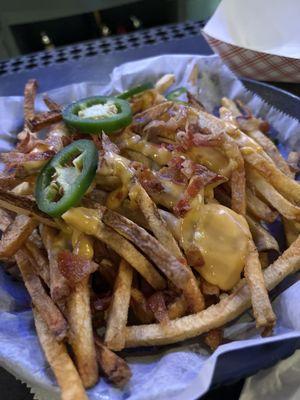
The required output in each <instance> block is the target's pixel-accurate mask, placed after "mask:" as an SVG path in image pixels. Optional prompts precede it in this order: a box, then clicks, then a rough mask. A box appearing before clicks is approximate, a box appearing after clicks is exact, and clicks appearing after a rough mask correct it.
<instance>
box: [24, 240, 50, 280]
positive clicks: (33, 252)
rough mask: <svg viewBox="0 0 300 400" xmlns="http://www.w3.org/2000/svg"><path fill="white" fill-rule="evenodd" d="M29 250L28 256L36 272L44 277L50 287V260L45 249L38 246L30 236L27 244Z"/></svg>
mask: <svg viewBox="0 0 300 400" xmlns="http://www.w3.org/2000/svg"><path fill="white" fill-rule="evenodd" d="M25 246H26V248H27V250H28V252H27V256H28V258H29V260H30V262H31V263H32V264H33V265H34V266H35V267H36V273H37V274H38V275H39V276H40V277H41V278H42V279H43V281H44V282H45V283H46V285H47V286H48V287H50V271H49V262H48V259H47V258H46V256H45V255H44V253H43V251H42V250H41V249H40V248H39V247H38V246H37V244H36V243H35V241H34V240H32V239H31V238H30V237H29V238H28V240H27V242H26V244H25Z"/></svg>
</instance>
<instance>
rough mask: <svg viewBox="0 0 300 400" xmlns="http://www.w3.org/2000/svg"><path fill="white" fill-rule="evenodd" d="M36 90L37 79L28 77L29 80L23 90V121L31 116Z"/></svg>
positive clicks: (32, 114)
mask: <svg viewBox="0 0 300 400" xmlns="http://www.w3.org/2000/svg"><path fill="white" fill-rule="evenodd" d="M36 91H37V81H36V79H29V81H28V82H27V83H26V85H25V90H24V118H25V121H26V120H27V119H30V118H33V117H34V114H35V111H34V101H35V96H36Z"/></svg>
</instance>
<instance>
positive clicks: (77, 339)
mask: <svg viewBox="0 0 300 400" xmlns="http://www.w3.org/2000/svg"><path fill="white" fill-rule="evenodd" d="M75 233H76V234H74V233H73V252H74V255H75V256H80V257H86V259H87V260H86V261H89V262H91V259H92V258H93V241H92V239H91V238H89V237H88V236H86V235H83V234H78V233H77V232H75ZM67 315H68V322H69V325H70V330H69V336H68V341H69V344H70V345H71V347H72V350H73V352H74V356H75V361H76V366H77V368H78V372H79V374H80V377H81V380H82V383H83V386H84V387H85V388H89V387H92V386H94V385H95V384H96V383H97V381H98V377H99V375H98V364H97V358H96V349H95V344H94V337H93V327H92V315H91V306H90V282H89V276H87V277H85V278H83V279H82V280H81V281H80V282H77V283H76V285H75V286H73V288H72V291H71V292H70V295H69V296H68V299H67Z"/></svg>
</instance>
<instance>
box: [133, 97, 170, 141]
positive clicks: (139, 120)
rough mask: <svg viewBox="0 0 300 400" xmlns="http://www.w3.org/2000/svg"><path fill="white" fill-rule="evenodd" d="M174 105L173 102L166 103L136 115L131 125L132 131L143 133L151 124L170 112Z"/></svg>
mask: <svg viewBox="0 0 300 400" xmlns="http://www.w3.org/2000/svg"><path fill="white" fill-rule="evenodd" d="M172 105H173V103H172V101H165V102H163V103H160V104H157V105H155V106H153V107H150V108H148V109H147V110H145V111H143V112H141V113H139V114H136V115H135V116H134V119H133V122H132V124H131V125H130V129H131V130H132V131H134V132H136V133H142V132H143V129H144V127H145V126H146V125H147V124H149V122H151V121H154V120H157V119H159V117H160V116H161V115H162V114H163V113H165V112H166V111H168V110H169V109H170V108H171V107H172Z"/></svg>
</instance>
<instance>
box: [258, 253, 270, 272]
mask: <svg viewBox="0 0 300 400" xmlns="http://www.w3.org/2000/svg"><path fill="white" fill-rule="evenodd" d="M259 261H260V265H261V267H262V269H265V268H267V267H268V266H269V265H270V262H269V254H268V253H267V252H266V251H261V252H260V253H259Z"/></svg>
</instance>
